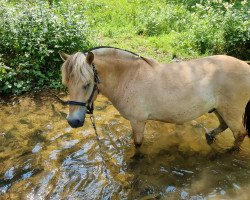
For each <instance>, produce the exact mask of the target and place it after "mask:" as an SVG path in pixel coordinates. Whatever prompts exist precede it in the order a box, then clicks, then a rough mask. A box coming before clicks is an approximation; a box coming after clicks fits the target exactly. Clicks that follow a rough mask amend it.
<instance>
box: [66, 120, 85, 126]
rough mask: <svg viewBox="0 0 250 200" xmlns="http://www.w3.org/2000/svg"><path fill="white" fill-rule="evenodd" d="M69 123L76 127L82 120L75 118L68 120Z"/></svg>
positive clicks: (81, 123) (80, 124)
mask: <svg viewBox="0 0 250 200" xmlns="http://www.w3.org/2000/svg"><path fill="white" fill-rule="evenodd" d="M68 123H69V125H70V126H71V127H72V128H78V127H80V126H82V125H83V121H81V120H79V119H75V120H68Z"/></svg>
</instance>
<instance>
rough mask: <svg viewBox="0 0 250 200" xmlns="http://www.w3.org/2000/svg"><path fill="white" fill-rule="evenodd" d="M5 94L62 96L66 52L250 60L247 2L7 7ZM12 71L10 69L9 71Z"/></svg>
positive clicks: (101, 0)
mask: <svg viewBox="0 0 250 200" xmlns="http://www.w3.org/2000/svg"><path fill="white" fill-rule="evenodd" d="M0 3H1V7H0V81H1V82H0V92H2V93H21V92H23V91H28V90H31V89H35V88H42V87H44V86H49V87H52V88H60V87H61V84H60V79H59V72H60V71H59V67H60V65H61V63H62V62H61V61H60V59H59V56H58V51H66V52H69V53H73V52H74V51H82V50H84V49H86V48H89V47H90V43H91V44H96V45H97V44H99V45H111V46H116V47H120V48H125V49H128V50H132V51H135V52H137V53H140V54H142V55H146V56H147V55H149V56H152V57H154V58H156V59H157V60H159V61H166V60H171V58H172V55H173V54H176V55H177V56H179V57H182V58H194V57H200V56H203V55H211V54H229V55H233V56H235V57H238V58H241V59H243V60H244V59H245V60H249V59H250V58H249V56H250V13H249V10H250V2H249V1H247V0H208V1H204V0H154V1H148V0H119V1H117V0H48V1H40V0H27V1H24V0H23V1H16V0H0ZM8 67H9V68H8Z"/></svg>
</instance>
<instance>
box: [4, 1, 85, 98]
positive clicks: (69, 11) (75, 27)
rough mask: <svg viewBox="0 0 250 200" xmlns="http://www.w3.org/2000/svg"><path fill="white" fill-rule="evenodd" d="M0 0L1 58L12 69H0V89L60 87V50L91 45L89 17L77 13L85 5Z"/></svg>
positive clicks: (8, 90) (74, 49) (68, 50)
mask: <svg viewBox="0 0 250 200" xmlns="http://www.w3.org/2000/svg"><path fill="white" fill-rule="evenodd" d="M1 1H2V2H1V8H0V38H1V42H0V58H1V60H0V62H1V63H2V65H4V66H8V67H9V68H10V69H6V68H4V69H3V68H2V70H1V71H0V81H1V82H0V93H16V94H18V93H21V92H23V91H28V90H31V89H38V88H43V87H44V86H48V87H51V88H59V87H61V84H60V77H59V74H60V65H61V63H62V62H61V60H60V57H59V55H58V52H59V51H67V52H73V51H77V50H82V49H85V48H87V47H88V46H89V42H88V40H87V39H86V34H87V33H88V25H87V23H86V20H85V19H84V17H83V15H79V13H78V14H76V13H75V12H76V10H80V9H81V10H82V11H84V7H83V5H81V4H74V5H73V4H63V3H61V4H58V5H59V6H52V7H50V6H49V5H48V2H42V1H31V2H30V3H27V2H26V1H23V2H19V3H16V4H8V3H7V2H6V1H3V0H1ZM0 67H1V66H0Z"/></svg>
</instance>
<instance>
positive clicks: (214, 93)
mask: <svg viewBox="0 0 250 200" xmlns="http://www.w3.org/2000/svg"><path fill="white" fill-rule="evenodd" d="M60 55H61V58H62V59H63V60H64V64H63V65H62V68H61V70H62V82H63V84H65V85H66V86H67V87H68V92H69V97H70V100H71V101H69V104H70V107H69V114H68V116H67V120H68V123H69V124H70V125H71V126H72V127H74V128H77V127H80V126H83V124H84V120H85V115H86V113H88V112H91V111H92V109H93V108H92V105H93V102H94V101H95V99H96V97H97V94H98V93H99V92H100V93H102V94H103V95H104V96H106V97H107V98H108V99H109V100H110V101H111V102H112V104H113V105H114V107H115V108H116V109H117V110H118V111H119V112H120V114H121V115H122V116H123V117H124V118H126V119H128V120H129V121H130V124H131V127H132V132H133V138H134V143H135V146H136V147H140V145H141V144H142V141H143V133H144V129H145V124H146V121H147V120H157V121H162V122H167V123H175V124H182V123H185V122H188V121H190V120H193V119H195V118H197V117H199V116H201V115H203V114H204V113H207V112H214V113H215V114H216V116H217V117H218V120H219V122H220V125H219V126H218V127H217V128H215V129H214V130H212V131H210V132H207V133H206V139H207V142H208V144H211V143H212V142H213V141H214V138H215V136H216V135H218V134H219V133H221V132H222V131H224V130H226V129H227V128H229V129H230V130H231V131H232V132H233V134H234V138H235V142H234V146H233V148H236V149H237V148H239V147H240V145H241V143H242V141H243V139H244V137H245V136H246V135H247V134H248V136H250V103H249V99H250V66H249V65H248V64H247V63H245V62H243V61H241V60H238V59H236V58H233V57H229V56H225V55H217V56H210V57H206V58H200V59H196V60H191V61H185V62H179V63H172V64H160V63H158V62H157V61H155V60H153V59H149V58H145V57H141V56H139V55H137V54H135V53H132V52H129V51H126V50H122V49H118V48H113V47H97V48H93V49H91V50H89V51H87V52H84V53H81V52H78V53H75V54H73V55H67V54H65V53H60Z"/></svg>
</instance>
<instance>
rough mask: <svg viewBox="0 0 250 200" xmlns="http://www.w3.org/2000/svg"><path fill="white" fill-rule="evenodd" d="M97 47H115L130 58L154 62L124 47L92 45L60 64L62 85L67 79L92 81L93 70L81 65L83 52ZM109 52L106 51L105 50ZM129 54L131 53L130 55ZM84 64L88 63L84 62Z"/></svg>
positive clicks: (97, 48) (65, 83)
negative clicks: (92, 46)
mask: <svg viewBox="0 0 250 200" xmlns="http://www.w3.org/2000/svg"><path fill="white" fill-rule="evenodd" d="M99 49H115V50H118V51H121V52H126V53H128V54H127V55H129V57H130V56H131V58H140V59H142V60H144V61H145V62H146V63H148V64H149V65H152V64H155V63H156V61H153V60H151V59H148V58H144V57H142V56H140V55H138V54H136V53H134V52H131V51H128V50H124V49H120V48H117V47H110V46H98V47H94V48H91V49H88V50H85V51H83V52H77V53H75V54H73V55H71V56H70V57H69V58H68V59H67V60H66V61H65V62H64V63H63V65H62V68H61V71H62V82H63V84H64V85H67V84H68V82H69V80H74V81H75V82H76V83H77V82H79V81H82V82H83V83H84V84H87V83H89V82H91V81H93V70H92V69H91V67H90V66H87V67H82V65H83V63H84V62H85V56H84V54H86V53H87V52H90V51H95V50H97V52H98V50H99ZM106 53H109V52H108V51H107V52H105V54H106ZM130 54H131V55H130ZM86 65H88V64H87V63H86ZM70 77H74V79H70Z"/></svg>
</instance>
